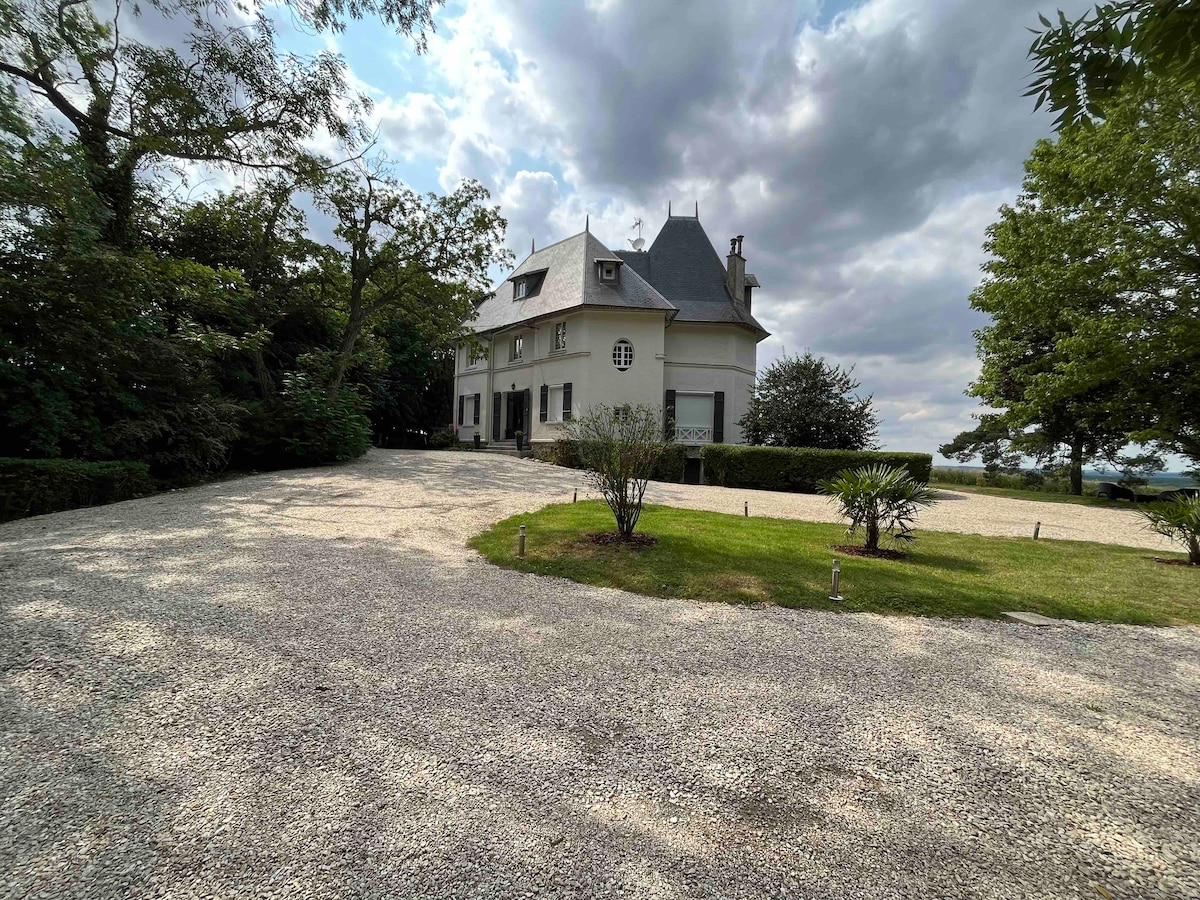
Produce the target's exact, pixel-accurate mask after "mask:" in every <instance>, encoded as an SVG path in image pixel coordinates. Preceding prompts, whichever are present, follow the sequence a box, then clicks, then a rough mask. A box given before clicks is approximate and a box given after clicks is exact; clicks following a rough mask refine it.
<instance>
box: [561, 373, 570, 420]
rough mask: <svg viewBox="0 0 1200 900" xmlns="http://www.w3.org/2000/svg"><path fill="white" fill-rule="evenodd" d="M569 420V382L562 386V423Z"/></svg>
mask: <svg viewBox="0 0 1200 900" xmlns="http://www.w3.org/2000/svg"><path fill="white" fill-rule="evenodd" d="M570 418H571V382H569V381H568V382H567V383H566V384H564V385H563V421H564V422H566V421H568V420H569V419H570Z"/></svg>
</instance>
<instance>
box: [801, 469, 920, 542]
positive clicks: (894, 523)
mask: <svg viewBox="0 0 1200 900" xmlns="http://www.w3.org/2000/svg"><path fill="white" fill-rule="evenodd" d="M819 487H820V489H821V491H822V493H825V494H829V495H831V496H833V497H836V498H837V500H838V503H840V504H841V507H842V510H841V512H842V515H843V516H846V517H847V518H848V519H849V520H850V527H849V528H847V529H846V533H847V534H854V533H855V532H857V531H858V529H859V528H862V529H864V530H865V531H866V533H867V542H866V544H865V545H864V547H865V549H867V550H878V549H879V536H880V535H881V534H886V535H887V536H888V538H889V539H890V540H891V541H893V542H908V541H912V540H914V535H913V524H914V522H915V520H916V518H917V508H918V507H920V506H933V505H934V504H935V503H937V499H936V495H935V493H934V491H933V490H932V489H931V488H930V487H929V485H927V484H925V483H924V482H921V481H917V480H916V479H915V478H913V477H912V476H911V475H909V474H908V472H907V471H905V470H904V469H902V468H899V467H893V466H884V465H873V466H863V467H862V468H860V469H846V470H844V471H842V472H839V473H838V476H837V477H836V478H832V479H829V480H827V481H822V482H821V483H820V485H819Z"/></svg>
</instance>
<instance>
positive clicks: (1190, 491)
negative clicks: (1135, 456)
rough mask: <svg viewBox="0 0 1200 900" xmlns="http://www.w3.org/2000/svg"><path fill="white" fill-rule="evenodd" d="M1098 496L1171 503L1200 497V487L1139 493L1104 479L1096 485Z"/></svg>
mask: <svg viewBox="0 0 1200 900" xmlns="http://www.w3.org/2000/svg"><path fill="white" fill-rule="evenodd" d="M1096 496H1097V497H1098V498H1099V499H1101V500H1129V501H1130V502H1132V503H1159V502H1167V503H1169V502H1170V501H1172V500H1176V499H1178V498H1180V497H1200V488H1176V489H1174V490H1170V491H1163V492H1162V493H1161V494H1138V493H1135V492H1134V491H1133V490H1132V489H1131V488H1127V487H1125V485H1123V484H1117V483H1116V482H1113V481H1102V482H1100V483H1099V484H1098V485H1097V486H1096Z"/></svg>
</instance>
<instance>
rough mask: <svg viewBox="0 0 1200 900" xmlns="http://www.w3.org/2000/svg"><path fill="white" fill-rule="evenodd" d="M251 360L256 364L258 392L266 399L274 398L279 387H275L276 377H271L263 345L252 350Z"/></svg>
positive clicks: (255, 377) (255, 373)
mask: <svg viewBox="0 0 1200 900" xmlns="http://www.w3.org/2000/svg"><path fill="white" fill-rule="evenodd" d="M250 360H251V362H252V363H253V364H254V379H255V381H257V382H258V392H259V393H260V394H262V398H263V399H264V400H274V399H275V395H276V393H277V392H278V389H277V388H276V387H275V379H273V378H272V377H271V372H270V370H269V369H268V368H267V363H266V361H265V360H264V359H263V354H262V348H261V347H256V348H255V349H253V350H251V351H250Z"/></svg>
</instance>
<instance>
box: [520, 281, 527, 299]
mask: <svg viewBox="0 0 1200 900" xmlns="http://www.w3.org/2000/svg"><path fill="white" fill-rule="evenodd" d="M528 289H529V288H528V285H527V284H526V282H525V279H521V280H520V281H518V282H517V299H518V300H520V299H521V298H522V297H524V296H525V291H527V290H528Z"/></svg>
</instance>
